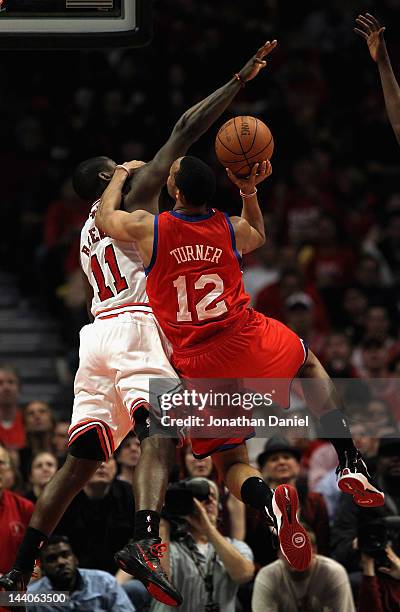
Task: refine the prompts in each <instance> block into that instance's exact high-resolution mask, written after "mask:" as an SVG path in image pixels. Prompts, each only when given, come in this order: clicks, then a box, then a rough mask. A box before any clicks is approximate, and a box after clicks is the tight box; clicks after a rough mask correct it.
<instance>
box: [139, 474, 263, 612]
mask: <svg viewBox="0 0 400 612" xmlns="http://www.w3.org/2000/svg"><path fill="white" fill-rule="evenodd" d="M188 488H190V489H191V490H192V491H193V493H188V491H187V489H188ZM183 489H185V490H183ZM183 497H185V498H187V497H190V504H189V506H191V508H189V506H188V505H187V503H186V501H184V500H183ZM198 498H200V499H198ZM171 500H172V502H171ZM200 500H202V501H200ZM170 502H171V503H170ZM172 503H173V504H174V505H175V508H172V507H171V506H172ZM179 506H181V508H182V510H183V511H184V512H185V515H184V516H183V515H182V516H180V517H178V516H177V511H178V508H179ZM218 511H219V492H218V487H217V485H216V484H215V483H214V482H213V481H211V480H208V479H206V478H193V479H189V480H187V481H183V483H179V485H178V487H177V486H176V485H173V487H172V490H170V491H167V497H166V518H164V519H163V520H162V522H161V533H162V542H163V543H167V544H169V543H170V540H172V541H171V543H170V546H169V547H168V549H167V552H166V554H165V555H164V557H163V558H162V560H161V561H162V564H163V566H164V570H165V571H166V572H167V573H168V574H169V575H170V576H173V580H174V583H175V584H176V586H177V588H178V589H179V590H180V591H181V593H182V595H183V602H184V603H183V604H182V606H181V607H180V608H179V610H180V612H193V610H196V612H234V611H235V600H236V593H237V590H238V588H239V585H241V584H244V583H246V582H249V581H250V580H251V579H252V578H253V574H254V564H253V554H252V552H251V550H250V548H249V547H248V546H247V544H245V543H244V542H241V541H240V540H235V539H231V538H227V537H224V536H223V535H221V533H220V532H219V531H218V528H217V519H218ZM176 527H178V529H176ZM161 554H162V552H161ZM150 610H151V612H161V611H165V610H173V608H169V607H167V606H165V605H163V604H160V603H159V602H157V601H153V602H152V606H151V608H150Z"/></svg>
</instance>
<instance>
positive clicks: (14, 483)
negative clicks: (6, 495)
mask: <svg viewBox="0 0 400 612" xmlns="http://www.w3.org/2000/svg"><path fill="white" fill-rule="evenodd" d="M1 446H2V445H1V444H0V447H1ZM3 483H4V488H5V489H8V490H9V491H13V492H14V493H17V495H22V496H23V497H24V492H25V486H26V485H25V483H24V481H23V480H22V476H21V473H20V471H19V469H18V467H17V463H16V461H15V459H14V457H13V454H12V453H11V452H10V466H9V467H8V468H6V469H5V470H4V471H3Z"/></svg>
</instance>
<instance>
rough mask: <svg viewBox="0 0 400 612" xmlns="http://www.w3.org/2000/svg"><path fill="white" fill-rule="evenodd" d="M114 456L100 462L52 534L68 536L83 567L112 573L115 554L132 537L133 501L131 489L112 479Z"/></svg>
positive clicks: (114, 469) (114, 473)
mask: <svg viewBox="0 0 400 612" xmlns="http://www.w3.org/2000/svg"><path fill="white" fill-rule="evenodd" d="M116 472H117V465H116V462H115V459H114V457H111V458H110V459H109V460H108V461H105V462H103V463H102V464H101V465H100V467H99V468H98V470H97V471H96V472H95V474H94V475H93V476H92V478H91V479H90V481H89V482H88V484H87V485H86V486H85V487H84V489H83V491H81V492H80V493H78V495H77V496H76V497H75V499H74V500H73V501H72V503H71V505H70V506H69V508H68V509H67V511H66V513H65V514H64V516H63V518H62V519H61V521H60V523H59V524H58V526H57V527H56V529H55V531H54V532H55V533H60V534H64V535H67V536H68V538H69V540H70V542H71V546H72V548H73V550H74V551H75V553H76V555H77V557H78V558H79V562H80V564H81V565H82V566H84V567H92V568H95V569H101V570H104V571H106V572H109V573H110V574H115V572H116V571H117V565H116V563H115V561H114V554H115V553H116V552H117V551H118V550H119V549H120V548H122V547H123V546H124V545H125V543H126V541H127V540H129V538H130V537H132V534H133V527H134V516H135V501H134V498H133V493H132V487H131V486H130V485H128V483H126V482H122V481H120V480H114V478H115V476H116Z"/></svg>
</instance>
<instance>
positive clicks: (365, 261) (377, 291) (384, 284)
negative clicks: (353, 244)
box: [354, 253, 396, 314]
mask: <svg viewBox="0 0 400 612" xmlns="http://www.w3.org/2000/svg"><path fill="white" fill-rule="evenodd" d="M387 272H388V269H387V267H385V265H383V262H382V261H380V259H379V258H378V257H376V256H375V255H372V254H371V253H362V254H361V256H360V257H359V259H358V263H357V268H356V270H355V274H354V278H355V281H356V283H357V284H358V285H359V287H360V288H361V289H362V290H363V291H364V293H365V295H366V296H367V297H368V300H369V301H370V302H371V304H377V303H379V304H388V306H389V308H392V309H393V314H395V310H396V309H395V308H394V304H395V292H394V291H393V290H392V289H391V288H390V287H388V281H389V279H388V278H387ZM385 276H386V279H385V278H384V277H385ZM389 276H390V272H389ZM390 280H391V279H390Z"/></svg>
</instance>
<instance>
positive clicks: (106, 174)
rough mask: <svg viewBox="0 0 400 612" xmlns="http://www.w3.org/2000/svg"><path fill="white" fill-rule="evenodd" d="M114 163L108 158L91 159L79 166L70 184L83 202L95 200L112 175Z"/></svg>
mask: <svg viewBox="0 0 400 612" xmlns="http://www.w3.org/2000/svg"><path fill="white" fill-rule="evenodd" d="M115 166H116V163H115V161H113V160H112V159H110V158H109V157H103V156H101V157H91V158H90V159H86V160H85V161H83V162H82V163H80V164H79V166H78V167H77V169H76V170H75V172H74V175H73V177H72V184H73V186H74V189H75V191H76V193H77V194H78V196H79V197H81V198H82V199H83V200H90V201H92V202H93V201H94V200H97V198H99V197H100V196H101V194H102V193H103V191H104V190H105V188H106V187H107V185H108V183H109V182H110V180H111V179H112V176H113V174H114V170H115Z"/></svg>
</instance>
